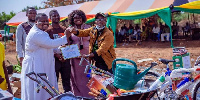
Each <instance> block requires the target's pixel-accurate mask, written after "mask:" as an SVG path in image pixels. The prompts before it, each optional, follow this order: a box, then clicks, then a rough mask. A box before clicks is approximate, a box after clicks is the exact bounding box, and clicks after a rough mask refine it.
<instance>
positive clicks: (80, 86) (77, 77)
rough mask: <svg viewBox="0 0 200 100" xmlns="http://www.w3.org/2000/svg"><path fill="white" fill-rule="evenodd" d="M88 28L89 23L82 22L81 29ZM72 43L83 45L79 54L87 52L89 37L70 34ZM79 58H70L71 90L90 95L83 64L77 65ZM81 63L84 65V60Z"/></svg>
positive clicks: (76, 93) (77, 93) (82, 94)
mask: <svg viewBox="0 0 200 100" xmlns="http://www.w3.org/2000/svg"><path fill="white" fill-rule="evenodd" d="M87 28H90V25H86V24H82V25H81V29H87ZM71 39H72V44H78V46H80V45H81V44H82V45H83V49H81V50H80V53H81V55H83V54H89V40H90V37H89V36H88V37H82V41H81V37H77V36H75V35H74V34H72V35H71ZM80 60H81V59H80V58H73V59H71V66H72V68H71V86H72V92H73V93H74V94H75V95H76V96H84V97H90V96H89V95H88V92H89V91H90V90H89V88H88V87H87V86H86V85H87V83H88V81H89V80H88V78H87V77H86V74H84V70H85V66H79V62H80ZM82 65H86V62H83V64H82Z"/></svg>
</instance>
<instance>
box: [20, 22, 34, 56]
mask: <svg viewBox="0 0 200 100" xmlns="http://www.w3.org/2000/svg"><path fill="white" fill-rule="evenodd" d="M28 23H29V24H30V25H31V26H33V25H34V24H35V23H32V22H28ZM26 36H27V34H26V32H25V30H24V28H23V26H22V24H19V25H18V26H17V30H16V51H17V56H18V57H19V58H20V57H24V55H25V42H26Z"/></svg>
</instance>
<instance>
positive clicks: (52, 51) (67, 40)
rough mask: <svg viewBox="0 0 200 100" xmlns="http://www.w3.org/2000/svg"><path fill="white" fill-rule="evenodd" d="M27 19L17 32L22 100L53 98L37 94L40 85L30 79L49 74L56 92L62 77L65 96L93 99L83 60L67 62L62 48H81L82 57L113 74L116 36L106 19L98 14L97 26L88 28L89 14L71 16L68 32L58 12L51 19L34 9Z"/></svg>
mask: <svg viewBox="0 0 200 100" xmlns="http://www.w3.org/2000/svg"><path fill="white" fill-rule="evenodd" d="M26 16H27V17H28V21H27V22H24V23H22V24H20V25H19V26H18V27H17V31H16V51H17V54H18V58H19V59H20V63H21V65H22V72H21V98H22V100H45V99H48V98H50V97H51V96H50V95H49V94H48V93H47V92H45V90H40V92H39V93H36V92H34V89H35V88H36V87H37V83H36V82H34V81H32V80H31V79H29V78H28V77H27V76H26V74H27V73H30V72H33V71H34V72H35V73H46V75H47V76H48V79H49V81H50V83H52V85H53V86H55V88H56V89H58V84H57V83H58V78H59V73H60V74H61V78H62V84H63V89H64V91H65V92H68V91H72V92H73V93H74V94H75V95H76V96H84V97H90V96H89V95H88V92H89V91H90V90H89V88H88V87H87V86H86V85H87V82H88V78H87V77H86V74H84V69H85V67H82V66H80V65H79V62H80V58H79V57H77V58H71V59H64V58H63V56H62V53H61V52H60V49H59V47H60V46H66V45H71V44H77V45H78V46H79V50H80V54H81V56H83V57H89V58H88V59H90V60H93V62H95V66H96V67H98V68H101V69H103V70H106V71H109V72H111V73H112V70H111V68H112V61H113V60H114V59H115V58H116V54H115V49H114V46H113V45H114V37H113V33H112V32H111V31H110V30H109V29H108V28H107V27H106V16H105V15H104V14H103V13H97V14H96V15H95V26H90V25H87V24H85V22H86V20H87V18H86V15H85V13H84V12H83V11H81V10H74V11H73V12H71V13H70V14H69V15H68V23H69V24H70V26H69V27H68V28H67V27H65V26H62V25H60V24H59V21H60V15H59V13H58V11H57V10H51V11H50V12H49V18H48V16H47V15H46V14H44V13H38V14H37V11H36V10H35V9H34V8H32V7H30V8H28V9H27V12H26ZM48 19H50V20H51V22H52V24H51V25H49V20H48ZM63 33H64V35H63ZM61 35H63V36H61ZM85 64H86V62H85Z"/></svg>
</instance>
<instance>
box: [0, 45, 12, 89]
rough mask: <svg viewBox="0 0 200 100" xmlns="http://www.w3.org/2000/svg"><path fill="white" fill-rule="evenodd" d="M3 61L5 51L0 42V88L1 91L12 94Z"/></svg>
mask: <svg viewBox="0 0 200 100" xmlns="http://www.w3.org/2000/svg"><path fill="white" fill-rule="evenodd" d="M4 60H5V49H4V45H3V44H2V43H1V42H0V88H1V89H2V90H8V91H9V92H10V93H12V90H11V87H10V82H9V79H8V72H7V69H6V66H5V61H4Z"/></svg>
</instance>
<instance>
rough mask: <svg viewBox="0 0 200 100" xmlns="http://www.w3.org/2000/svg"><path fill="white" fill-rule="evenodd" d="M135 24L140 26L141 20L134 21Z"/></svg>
mask: <svg viewBox="0 0 200 100" xmlns="http://www.w3.org/2000/svg"><path fill="white" fill-rule="evenodd" d="M133 23H134V24H140V23H141V19H135V20H134V21H133Z"/></svg>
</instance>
